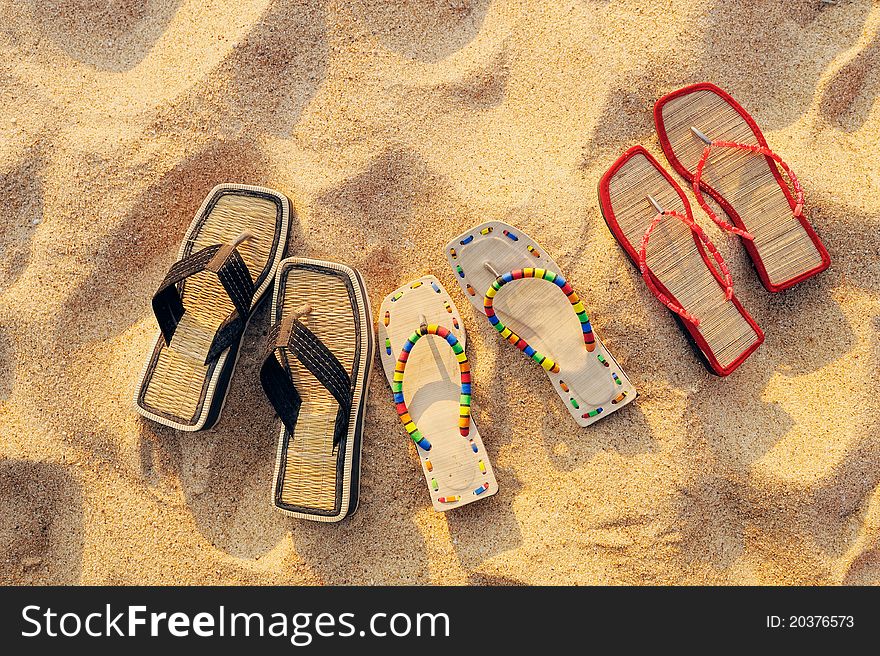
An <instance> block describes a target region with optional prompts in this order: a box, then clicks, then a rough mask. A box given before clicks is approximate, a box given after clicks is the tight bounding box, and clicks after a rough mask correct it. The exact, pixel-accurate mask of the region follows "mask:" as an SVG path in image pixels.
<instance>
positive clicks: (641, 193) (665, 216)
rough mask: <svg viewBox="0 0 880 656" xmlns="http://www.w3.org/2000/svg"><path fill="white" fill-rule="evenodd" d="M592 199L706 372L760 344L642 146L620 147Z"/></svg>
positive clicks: (707, 247) (723, 368) (676, 190)
mask: <svg viewBox="0 0 880 656" xmlns="http://www.w3.org/2000/svg"><path fill="white" fill-rule="evenodd" d="M599 204H600V207H601V209H602V215H603V216H604V217H605V222H606V223H607V224H608V228H609V229H610V230H611V232H612V234H613V235H614V236H615V237H616V238H617V241H618V242H619V243H620V245H621V247H622V248H623V250H624V251H625V252H626V254H627V255H629V257H630V259H631V260H632V261H633V263H634V264H636V266H637V267H638V268H639V270H640V271H641V273H642V277H643V278H644V280H645V284H646V285H647V286H648V289H650V290H651V292H652V293H653V294H654V295H655V296H657V298H658V299H660V302H661V303H663V304H664V305H666V306H667V307H668V308H669V310H670V311H671V312H672V313H673V316H674V317H675V318H676V319H677V320H678V323H679V325H680V326H681V328H682V329H683V330H684V331H685V334H687V335H688V336H689V338H690V341H691V344H692V345H693V347H694V349H695V350H696V352H697V353H698V354H699V355H700V356H701V359H702V360H703V364H705V365H706V367H707V368H708V369H709V371H711V372H712V373H715V374H718V375H719V376H726V375H728V374H729V373H731V372H732V371H733V370H734V369H736V368H737V367H738V366H739V365H740V364H742V363H743V361H744V360H745V359H746V358H747V357H748V356H749V355H750V354H751V353H753V352H754V350H755V349H757V348H758V346H760V345H761V343H762V342H763V341H764V333H763V332H762V331H761V329H760V328H759V327H758V325H757V324H756V323H755V321H754V319H752V317H751V316H749V313H748V312H746V311H745V309H744V308H743V307H742V305H741V304H740V302H739V300H738V299H737V298H736V296H734V294H733V283H732V281H731V278H730V272H729V271H728V270H727V265H726V264H725V263H724V260H723V259H722V257H721V254H720V253H718V251H717V250H716V249H715V246H714V245H713V244H712V242H711V241H710V240H709V237H707V236H706V233H705V232H703V230H702V229H701V228H700V226H699V225H697V224H696V223H695V222H694V219H693V215H692V214H691V207H690V204H689V203H688V201H687V198H686V197H685V195H684V192H682V190H681V188H680V187H679V186H678V185H677V184H676V183H675V181H674V180H673V179H672V178H671V177H670V176H669V174H668V173H666V171H664V170H663V169H662V168H661V166H660V164H658V163H657V160H655V159H654V158H653V157H652V156H651V155H650V153H648V152H647V151H646V150H645V149H644V148H642V147H641V146H634V147H633V148H630V149H629V150H627V151H626V152H625V153H624V154H623V155H622V156H621V157H620V159H618V160H617V161H616V162H615V163H614V164H613V165H612V166H611V168H610V169H608V172H607V173H605V175H604V176H602V179H601V181H600V182H599ZM709 255H711V256H712V259H711V260H710V258H709ZM713 260H714V264H713Z"/></svg>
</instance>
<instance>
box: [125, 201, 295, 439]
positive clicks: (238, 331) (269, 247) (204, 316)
mask: <svg viewBox="0 0 880 656" xmlns="http://www.w3.org/2000/svg"><path fill="white" fill-rule="evenodd" d="M289 227H290V201H289V200H288V199H287V197H286V196H284V195H283V194H280V193H278V192H277V191H272V190H271V189H264V188H263V187H251V186H248V185H238V184H221V185H217V186H216V187H214V189H213V190H211V193H209V194H208V197H207V198H205V200H204V202H203V203H202V206H201V207H200V208H199V211H198V212H196V216H195V219H193V222H192V223H191V224H190V226H189V229H188V230H187V233H186V236H185V237H184V239H183V243H182V244H181V246H180V251H179V252H178V256H177V257H178V261H177V262H175V263H174V264H173V265H172V266H171V269H170V270H169V271H168V274H167V275H166V276H165V279H164V280H163V281H162V284H161V285H159V290H158V291H157V292H156V294H155V296H153V312H154V314H155V315H156V319H157V321H158V323H159V334H158V335H157V336H156V339H155V341H154V344H153V348H152V350H151V351H150V355H149V357H148V358H147V362H146V364H145V365H144V369H143V371H142V372H141V377H140V383H139V385H138V391H137V393H136V395H135V410H137V412H139V413H140V414H142V415H143V416H144V417H147V418H148V419H152V420H153V421H157V422H159V423H160V424H165V425H166V426H171V427H172V428H177V429H178V430H182V431H197V430H203V429H207V428H210V427H211V426H213V425H214V424H215V423H216V422H217V420H218V419H219V418H220V413H221V411H222V409H223V403H224V401H225V400H226V393H227V391H228V390H229V381H230V379H231V378H232V373H233V371H235V364H236V362H237V360H238V352H239V346H240V344H241V338H242V335H243V334H244V331H245V328H246V327H247V324H248V321H249V320H250V318H251V316H252V314H253V311H254V309H255V308H256V306H257V305H258V304H259V302H260V301H261V300H262V299H263V297H264V295H265V293H266V291H267V290H268V289H269V286H270V285H271V284H272V280H273V279H274V276H275V269H276V268H277V266H278V262H280V261H281V258H282V257H283V255H284V249H285V247H286V245H287V239H288V231H289Z"/></svg>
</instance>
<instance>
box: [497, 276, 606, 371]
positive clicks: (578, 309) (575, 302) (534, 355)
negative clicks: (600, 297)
mask: <svg viewBox="0 0 880 656" xmlns="http://www.w3.org/2000/svg"><path fill="white" fill-rule="evenodd" d="M522 278H535V279H540V280H546V281H548V282H552V283H553V284H554V285H556V286H557V287H559V289H561V290H562V293H563V294H565V295H566V297H568V300H569V302H570V303H571V306H572V308H573V309H574V311H575V314H577V317H578V319H579V320H580V322H581V331H582V332H583V334H584V344H585V345H586V347H587V350H588V351H592V350H593V349H594V348H596V338H595V337H594V336H593V328H592V326H590V318H589V317H588V316H587V311H586V310H585V309H584V305H583V303H581V300H580V298H578V295H577V294H576V293H575V291H574V290H573V289H572V288H571V285H570V284H568V282H566V280H565V278H563V277H562V276H560V275H559V274H558V273H554V272H553V271H548V270H547V269H532V268H526V269H517V270H516V271H510V272H508V273H505V274H503V275H500V276H498V277H497V278H495V282H493V283H492V286H491V287H490V288H489V289H488V291H487V292H486V296H485V297H484V298H483V308H484V309H485V310H486V317H487V318H488V319H489V323H491V324H492V325H493V326H494V327H495V330H497V331H498V332H499V333H501V336H502V337H503V338H504V339H506V340H507V341H508V342H510V343H511V344H513V345H514V346H516V348H518V349H519V350H520V351H522V352H523V353H525V354H526V355H527V356H528V357H530V358H531V359H532V360H534V361H535V362H537V363H538V364H539V365H541V366H542V367H543V368H544V369H546V370H547V371H550V372H552V373H554V374H556V373H559V365H558V364H557V363H556V362H554V361H553V360H552V359H551V358H548V357H546V356H544V355H542V354H541V353H538V351H536V350H535V349H533V348H532V347H531V346H529V345H528V343H527V342H526V340H524V339H523V338H522V337H520V336H519V335H517V334H516V333H514V332H513V331H511V330H510V328H508V327H507V326H505V325H504V324H503V323H502V322H501V320H500V319H499V318H498V316H497V315H496V314H495V309H494V308H493V307H492V305H493V303H494V298H495V294H497V293H498V290H500V289H501V288H502V287H504V285H506V284H507V283H509V282H512V281H514V280H520V279H522Z"/></svg>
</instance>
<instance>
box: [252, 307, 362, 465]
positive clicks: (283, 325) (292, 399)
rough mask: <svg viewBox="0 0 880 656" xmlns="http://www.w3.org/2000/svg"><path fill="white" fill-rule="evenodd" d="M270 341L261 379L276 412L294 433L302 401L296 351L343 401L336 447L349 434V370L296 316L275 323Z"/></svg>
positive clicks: (270, 334) (306, 366)
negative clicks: (294, 369) (292, 360)
mask: <svg viewBox="0 0 880 656" xmlns="http://www.w3.org/2000/svg"><path fill="white" fill-rule="evenodd" d="M267 341H268V343H267V349H266V357H265V359H264V360H263V366H262V367H261V369H260V382H261V383H262V385H263V390H264V391H265V392H266V396H267V397H268V398H269V402H270V403H271V404H272V407H273V408H275V412H277V413H278V416H279V417H280V418H281V421H282V422H283V423H284V426H285V427H286V428H287V430H288V432H289V433H291V434H293V431H294V427H295V426H296V421H297V418H298V416H299V409H300V406H301V405H302V400H301V398H300V395H299V393H298V392H297V390H296V387H295V386H294V384H293V380H292V379H291V377H290V364H289V362H288V360H287V358H288V354H289V353H292V354H293V355H294V357H296V359H297V360H299V361H300V363H302V365H303V366H304V367H305V368H306V369H308V371H309V372H310V373H311V374H312V375H313V376H314V377H315V378H316V379H317V380H318V382H319V383H321V384H322V385H323V386H324V387H325V388H327V391H329V392H330V394H332V395H333V398H334V399H336V402H337V403H338V404H339V410H338V412H337V413H336V423H335V426H334V429H333V448H334V449H335V448H336V446H337V445H338V444H339V443H340V442H341V441H342V440H343V439H344V438H345V436H346V435H347V434H348V425H349V417H350V415H351V406H352V398H353V393H352V389H351V376H350V375H349V373H348V371H346V369H345V367H343V366H342V363H341V362H339V360H338V359H337V357H336V356H335V355H333V353H332V352H331V351H330V349H328V348H327V346H326V345H325V344H324V343H323V342H322V341H321V340H320V339H318V337H317V336H316V335H315V334H314V333H313V332H312V331H311V330H309V329H308V328H306V326H304V325H303V324H302V323H301V322H300V321H299V319H298V318H296V317H295V316H293V315H291V316H288V317H286V318H285V319H284V320H283V321H281V322H280V323H276V324H274V325H273V326H272V328H271V329H270V330H269V334H268V337H267Z"/></svg>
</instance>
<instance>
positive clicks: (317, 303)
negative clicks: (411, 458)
mask: <svg viewBox="0 0 880 656" xmlns="http://www.w3.org/2000/svg"><path fill="white" fill-rule="evenodd" d="M372 365H373V330H372V324H371V323H370V307H369V299H368V297H367V292H366V288H365V286H364V282H363V279H362V278H361V276H360V274H359V273H358V272H357V271H355V270H354V269H351V268H349V267H347V266H344V265H341V264H336V263H333V262H322V261H319V260H307V259H302V258H289V259H286V260H284V261H283V262H281V264H280V266H279V267H278V274H277V276H276V284H275V292H274V296H273V299H272V328H271V329H270V331H269V334H268V338H267V348H266V358H265V360H264V362H263V366H262V368H261V370H260V382H261V383H262V385H263V390H264V391H265V392H266V396H267V397H268V399H269V402H270V403H271V404H272V407H273V408H275V411H276V412H277V413H278V416H279V418H280V419H281V432H280V435H279V438H278V450H277V457H276V461H275V475H274V477H273V486H272V502H273V505H274V506H275V507H276V508H277V509H278V510H280V511H281V512H284V513H286V514H289V515H292V516H294V517H299V518H302V519H311V520H315V521H320V522H336V521H339V520H341V519H343V518H344V517H346V516H347V515H350V514H352V513H353V512H354V511H355V510H356V508H357V504H358V491H359V487H360V460H361V435H362V432H363V419H364V412H365V410H366V396H367V384H368V380H369V375H370V369H371V367H372Z"/></svg>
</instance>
